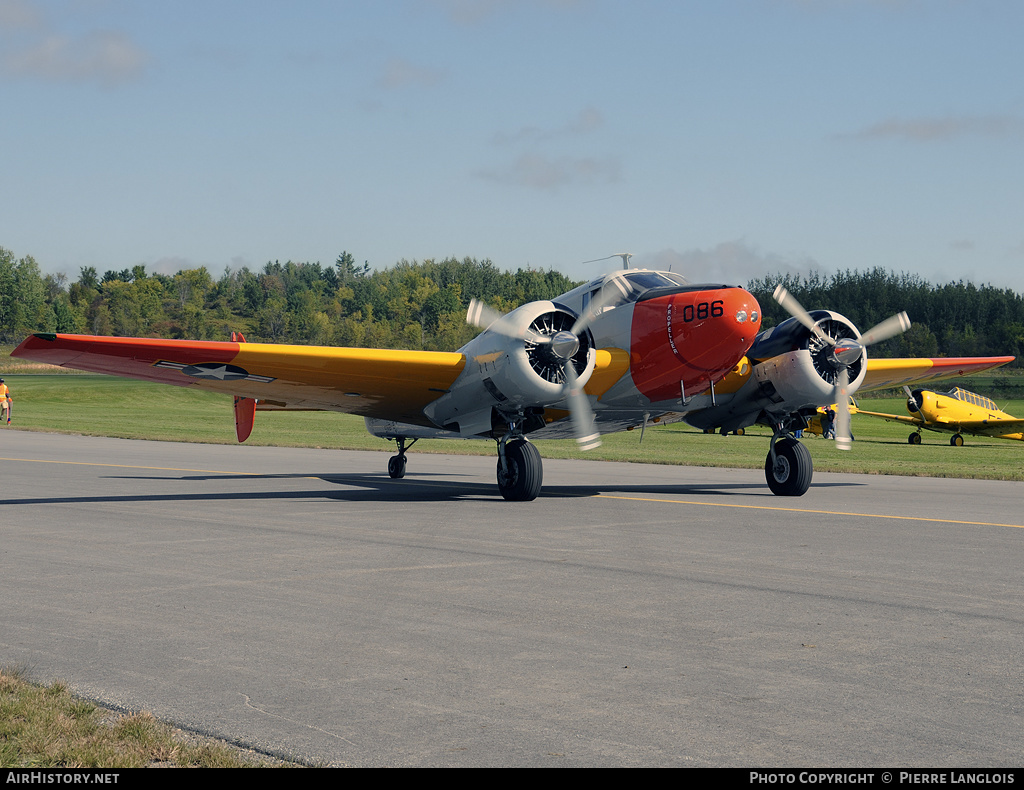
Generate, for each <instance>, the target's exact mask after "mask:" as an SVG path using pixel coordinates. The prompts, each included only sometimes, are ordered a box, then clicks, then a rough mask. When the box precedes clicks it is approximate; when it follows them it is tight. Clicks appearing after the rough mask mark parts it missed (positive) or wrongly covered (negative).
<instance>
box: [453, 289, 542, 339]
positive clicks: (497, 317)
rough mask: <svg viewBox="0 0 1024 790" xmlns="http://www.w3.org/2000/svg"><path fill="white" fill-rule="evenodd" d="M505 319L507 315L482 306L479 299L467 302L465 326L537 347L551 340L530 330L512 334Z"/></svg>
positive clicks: (487, 306)
mask: <svg viewBox="0 0 1024 790" xmlns="http://www.w3.org/2000/svg"><path fill="white" fill-rule="evenodd" d="M506 317H507V315H506V314H505V313H502V312H499V311H498V310H495V309H494V308H493V307H491V306H490V305H488V304H484V303H483V302H481V301H480V300H479V299H470V300H469V309H468V310H467V311H466V323H467V324H471V325H472V326H476V327H479V328H480V329H488V330H490V331H491V332H497V333H498V334H501V335H505V336H506V337H514V338H519V339H521V340H529V341H530V342H531V343H536V344H537V345H542V344H544V343H548V342H550V340H551V338H549V337H547V336H546V335H539V334H537V333H536V332H534V331H532V330H530V329H527V330H525V331H523V332H521V333H516V332H513V331H512V328H511V327H509V326H507V322H505V321H504V319H505V318H506Z"/></svg>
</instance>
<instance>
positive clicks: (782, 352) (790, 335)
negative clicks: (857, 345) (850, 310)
mask: <svg viewBox="0 0 1024 790" xmlns="http://www.w3.org/2000/svg"><path fill="white" fill-rule="evenodd" d="M811 316H812V318H814V320H815V321H816V322H818V326H820V327H821V329H822V331H823V332H824V333H825V334H827V335H829V336H830V337H832V338H833V339H834V340H837V341H840V340H845V339H849V340H855V339H856V338H858V337H860V333H859V332H858V331H857V328H856V327H855V326H854V325H853V324H852V323H851V322H850V320H849V319H847V318H844V317H843V316H841V315H839V314H838V313H833V312H831V311H829V310H815V311H813V312H812V313H811ZM832 351H833V346H832V345H831V344H830V343H827V342H824V341H822V340H821V339H819V338H818V337H817V336H816V335H814V334H813V333H812V332H811V331H810V330H809V329H807V327H805V326H804V325H803V324H801V323H800V322H799V321H797V320H796V319H795V318H790V319H788V320H786V321H783V322H782V323H780V324H779V325H778V326H775V327H773V328H772V329H769V330H766V331H764V332H762V333H761V334H760V335H758V337H757V339H756V340H755V341H754V344H753V345H752V346H751V347H750V350H749V351H748V352H747V358H748V359H749V360H750V364H751V372H750V375H749V376H748V377H747V378H746V380H745V381H744V382H743V384H742V385H741V386H740V387H739V389H738V390H736V391H735V393H734V394H733V396H732V397H731V398H729V399H726V400H725V402H724V403H722V404H721V405H717V406H711V407H708V408H702V409H699V410H698V411H695V412H693V413H692V414H688V415H687V416H686V421H687V422H688V423H690V425H693V426H694V427H695V428H700V429H702V430H707V429H713V428H721V429H723V430H725V431H734V430H737V429H739V428H745V427H747V426H750V425H753V424H754V423H756V422H758V421H764V419H765V415H767V416H768V417H769V418H770V419H769V420H768V422H769V424H773V423H776V422H779V421H782V420H784V419H785V418H787V417H788V416H789V415H792V414H797V413H799V412H804V413H805V414H806V413H808V412H810V411H813V410H815V409H817V408H818V407H819V406H827V405H829V404H831V403H833V402H834V399H835V386H836V382H837V381H838V377H839V370H840V368H839V367H837V366H836V364H835V363H834V362H833V361H832V360H833V359H834V358H835V354H834V353H831V352H832ZM866 374H867V357H866V354H865V353H863V352H862V353H861V356H860V358H859V359H857V360H856V361H855V362H854V363H853V364H851V365H850V366H849V368H848V376H849V379H848V380H849V387H848V391H849V393H850V394H851V395H852V394H853V393H854V392H856V391H857V388H858V387H860V385H861V384H862V383H863V382H864V376H865V375H866Z"/></svg>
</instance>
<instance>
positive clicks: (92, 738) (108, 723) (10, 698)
mask: <svg viewBox="0 0 1024 790" xmlns="http://www.w3.org/2000/svg"><path fill="white" fill-rule="evenodd" d="M23 675H24V673H23V672H22V671H20V670H18V669H10V668H8V669H4V668H0V768H147V767H168V768H170V767H173V768H245V767H270V766H271V765H282V763H281V762H280V761H276V760H267V759H263V758H253V757H251V756H250V755H249V754H248V753H246V752H244V751H243V750H240V749H237V748H235V747H232V746H230V745H228V744H225V743H222V742H220V741H216V740H213V739H208V738H196V737H195V736H192V735H187V734H186V733H183V732H182V731H180V730H175V729H174V728H172V727H170V726H168V725H167V724H164V723H162V722H159V721H157V720H156V719H155V718H153V716H151V715H150V714H149V713H131V714H125V715H119V714H117V713H115V712H113V711H110V710H107V709H105V708H101V707H99V706H97V705H94V704H93V703H91V702H88V701H87V700H82V699H79V698H77V697H75V696H73V695H72V694H71V692H70V691H69V690H68V688H67V686H65V685H64V684H63V683H52V684H50V685H49V686H43V685H38V684H34V683H30V682H28V681H27V680H25V678H24V676H23Z"/></svg>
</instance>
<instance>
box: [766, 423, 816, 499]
mask: <svg viewBox="0 0 1024 790" xmlns="http://www.w3.org/2000/svg"><path fill="white" fill-rule="evenodd" d="M813 475H814V464H813V462H812V461H811V453H810V451H809V450H808V449H807V448H806V447H804V446H803V444H801V443H800V442H799V441H797V440H796V439H795V438H794V437H792V436H790V435H788V434H786V435H783V436H781V437H779V436H773V437H772V444H771V449H769V451H768V457H767V458H766V459H765V461H764V477H765V480H767V481H768V488H770V489H771V490H772V493H773V494H775V495H776V496H803V495H804V494H805V493H807V489H808V488H810V487H811V477H812V476H813Z"/></svg>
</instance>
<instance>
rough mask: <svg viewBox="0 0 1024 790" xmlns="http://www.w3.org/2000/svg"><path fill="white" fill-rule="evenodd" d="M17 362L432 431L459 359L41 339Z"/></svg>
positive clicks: (33, 339)
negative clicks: (432, 418) (434, 404)
mask: <svg viewBox="0 0 1024 790" xmlns="http://www.w3.org/2000/svg"><path fill="white" fill-rule="evenodd" d="M11 355H12V356H16V357H23V358H25V359H31V360H35V361H37V362H47V363H49V364H52V365H60V366H62V367H68V368H75V369H77V370H87V371H90V372H93V373H107V374H112V375H115V376H126V377H128V378H136V379H144V380H146V381H156V382H160V383H162V384H173V385H177V386H182V387H199V388H201V389H208V390H215V391H218V392H224V393H227V394H230V395H235V396H238V397H244V398H254V399H258V400H259V401H260V405H261V406H262V407H270V408H288V409H322V410H329V411H340V412H347V413H350V414H359V415H361V416H365V417H379V418H381V419H388V420H396V421H401V422H407V423H412V424H419V425H429V424H430V423H429V422H427V421H426V418H425V417H424V416H423V408H424V407H425V406H426V405H427V404H429V403H430V402H431V401H433V400H435V399H437V398H438V397H439V396H440V395H441V394H443V393H444V392H445V391H447V389H448V388H449V387H450V386H451V384H452V383H453V382H454V381H455V379H456V378H458V376H459V374H460V373H461V372H462V369H463V367H464V366H465V362H466V360H465V358H464V357H463V355H462V354H459V353H445V352H434V351H398V350H391V349H383V350H381V349H366V348H327V347H321V346H289V345H275V344H270V343H238V342H224V343H221V342H211V341H195V340H158V339H150V338H122V337H100V336H90V335H63V334H36V335H31V336H30V337H28V338H27V339H26V340H25V341H24V342H23V343H22V344H21V345H20V346H18V348H16V349H15V350H14V351H13V352H11Z"/></svg>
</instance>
